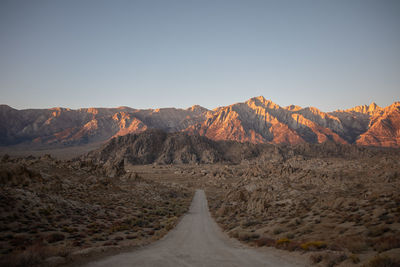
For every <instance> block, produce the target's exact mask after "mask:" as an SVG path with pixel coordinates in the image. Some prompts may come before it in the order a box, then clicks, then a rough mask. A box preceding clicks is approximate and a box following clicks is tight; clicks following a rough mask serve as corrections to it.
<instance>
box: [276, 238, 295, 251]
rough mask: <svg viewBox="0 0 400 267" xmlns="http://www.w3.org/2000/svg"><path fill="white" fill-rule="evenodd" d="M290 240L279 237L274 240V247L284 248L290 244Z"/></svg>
mask: <svg viewBox="0 0 400 267" xmlns="http://www.w3.org/2000/svg"><path fill="white" fill-rule="evenodd" d="M290 242H291V241H290V240H289V239H287V238H281V239H278V240H276V242H275V247H276V248H282V249H284V248H286V247H287V246H288V245H289V244H290Z"/></svg>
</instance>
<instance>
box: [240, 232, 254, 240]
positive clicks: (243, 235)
mask: <svg viewBox="0 0 400 267" xmlns="http://www.w3.org/2000/svg"><path fill="white" fill-rule="evenodd" d="M238 237H239V240H241V241H248V240H250V238H251V234H250V233H249V232H239V233H238Z"/></svg>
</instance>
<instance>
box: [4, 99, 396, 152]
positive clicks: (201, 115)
mask: <svg viewBox="0 0 400 267" xmlns="http://www.w3.org/2000/svg"><path fill="white" fill-rule="evenodd" d="M147 129H159V130H162V131H164V132H168V133H172V132H184V133H187V134H189V135H200V136H205V137H207V138H209V139H212V140H232V141H238V142H250V143H254V144H258V143H275V144H291V145H294V144H301V143H323V142H325V141H328V140H330V141H333V142H336V143H340V144H357V145H363V146H380V147H396V148H398V147H400V102H394V103H393V104H392V105H390V106H387V107H385V108H382V107H379V106H377V105H376V104H375V103H372V104H370V105H363V106H357V107H354V108H351V109H347V110H336V111H333V112H322V111H321V110H319V109H317V108H314V107H306V108H302V107H299V106H296V105H290V106H287V107H281V106H279V105H277V104H275V103H274V102H272V101H270V100H267V99H265V98H264V97H262V96H259V97H254V98H251V99H249V100H247V101H246V102H243V103H235V104H232V105H229V106H223V107H218V108H216V109H213V110H208V109H206V108H203V107H201V106H198V105H195V106H192V107H190V108H188V109H177V108H161V109H134V108H130V107H118V108H82V109H77V110H73V109H68V108H51V109H24V110H17V109H14V108H11V107H9V106H7V105H0V145H1V146H8V145H16V144H27V145H38V146H60V145H62V146H72V145H81V144H87V143H95V142H104V141H107V140H109V139H111V138H112V137H116V136H123V135H126V134H129V133H140V132H143V131H145V130H147Z"/></svg>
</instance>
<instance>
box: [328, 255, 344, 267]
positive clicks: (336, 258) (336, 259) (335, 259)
mask: <svg viewBox="0 0 400 267" xmlns="http://www.w3.org/2000/svg"><path fill="white" fill-rule="evenodd" d="M346 259H347V255H346V254H344V253H339V254H336V253H335V254H333V253H328V254H327V256H326V265H327V266H328V267H332V266H335V265H338V264H339V263H341V262H342V261H344V260H346Z"/></svg>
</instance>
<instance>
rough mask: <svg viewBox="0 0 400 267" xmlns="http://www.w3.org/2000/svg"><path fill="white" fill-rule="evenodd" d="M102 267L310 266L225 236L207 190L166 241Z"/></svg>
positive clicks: (105, 261)
mask: <svg viewBox="0 0 400 267" xmlns="http://www.w3.org/2000/svg"><path fill="white" fill-rule="evenodd" d="M86 266H87V267H98V266H120V267H121V266H306V263H305V262H302V259H299V258H289V257H288V256H287V254H281V253H279V252H276V253H275V252H272V251H271V252H270V251H267V250H262V249H256V248H251V247H248V246H245V245H243V244H241V243H239V242H238V241H236V240H232V239H229V238H228V237H227V236H225V235H224V234H223V233H222V231H221V230H220V228H219V227H218V225H217V224H216V223H215V222H214V220H213V219H212V218H211V216H210V213H209V210H208V205H207V199H206V196H205V193H204V191H203V190H197V191H196V194H195V196H194V198H193V202H192V204H191V207H190V210H189V212H188V213H187V214H186V215H185V216H184V217H183V218H182V220H181V222H180V223H179V224H178V225H177V227H176V228H175V229H174V230H172V231H171V232H170V233H169V234H168V235H167V236H166V237H165V238H163V239H162V240H160V241H159V242H156V243H154V244H152V245H150V246H148V247H145V248H142V249H139V250H136V251H134V252H129V253H122V254H119V255H115V256H111V257H108V258H104V259H101V260H99V261H94V262H91V263H89V264H88V265H86Z"/></svg>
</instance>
